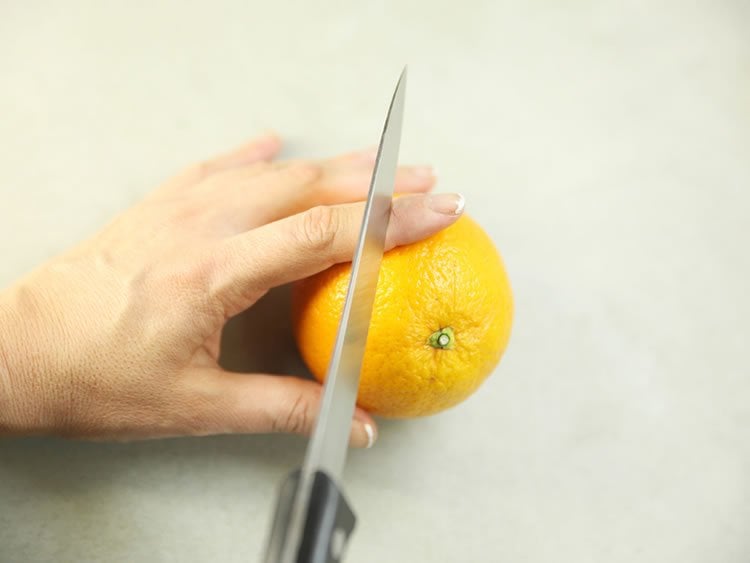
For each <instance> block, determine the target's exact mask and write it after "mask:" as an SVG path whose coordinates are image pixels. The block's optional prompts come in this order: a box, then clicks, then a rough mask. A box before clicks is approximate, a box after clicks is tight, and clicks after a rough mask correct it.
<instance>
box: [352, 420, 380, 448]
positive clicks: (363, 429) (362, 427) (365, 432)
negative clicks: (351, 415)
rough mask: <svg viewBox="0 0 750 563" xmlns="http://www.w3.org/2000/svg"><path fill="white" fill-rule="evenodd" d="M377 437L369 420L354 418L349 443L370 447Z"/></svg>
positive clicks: (359, 446)
mask: <svg viewBox="0 0 750 563" xmlns="http://www.w3.org/2000/svg"><path fill="white" fill-rule="evenodd" d="M377 439H378V433H377V431H376V430H375V427H374V426H373V425H372V424H370V423H369V422H362V421H359V420H356V419H355V420H354V424H353V426H352V441H351V444H352V446H354V447H357V448H371V447H372V445H373V444H374V443H375V440H377Z"/></svg>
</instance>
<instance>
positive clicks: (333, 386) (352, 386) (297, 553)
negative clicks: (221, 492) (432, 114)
mask: <svg viewBox="0 0 750 563" xmlns="http://www.w3.org/2000/svg"><path fill="white" fill-rule="evenodd" d="M405 94H406V67H404V69H403V71H402V72H401V76H400V77H399V80H398V83H397V85H396V89H395V91H394V93H393V97H392V99H391V104H390V107H389V108H388V114H387V116H386V120H385V124H384V126H383V132H382V134H381V137H380V143H379V146H378V154H377V157H376V160H375V167H374V170H373V174H372V180H371V182H370V190H369V192H368V196H367V202H366V204H365V210H364V215H363V218H362V226H361V228H360V234H359V239H358V243H357V247H356V250H355V252H354V256H353V260H352V269H351V277H350V280H349V287H348V290H347V294H346V299H345V301H344V308H343V312H342V315H341V321H340V323H339V328H338V332H337V335H336V341H335V344H334V348H333V353H332V356H331V360H330V362H329V365H328V370H327V373H326V379H325V384H324V388H323V398H322V400H321V405H320V411H319V413H318V417H317V420H316V423H315V427H314V429H313V433H312V437H311V439H310V443H309V445H308V448H307V451H306V454H305V458H304V462H303V464H302V467H301V469H300V470H298V471H296V472H294V473H292V475H291V476H290V477H289V478H288V479H287V482H286V483H285V485H284V486H283V487H282V490H281V493H280V497H279V503H278V505H277V509H276V514H275V517H274V522H273V525H272V529H271V536H270V538H269V542H268V546H267V550H266V558H265V562H266V563H319V562H337V561H340V560H341V557H342V556H343V551H344V549H345V546H346V543H347V541H348V538H349V536H350V534H351V532H352V530H353V529H354V523H355V517H354V513H353V512H352V510H351V508H350V507H349V505H348V503H347V502H346V499H345V497H344V496H343V493H342V490H341V486H342V483H341V476H342V472H343V468H344V463H345V461H346V454H347V451H348V443H349V434H350V431H351V424H352V417H353V416H354V409H355V407H356V401H357V392H358V390H359V377H360V370H361V367H362V359H363V357H364V352H365V344H366V342H367V332H368V329H369V326H370V319H371V316H372V307H373V303H374V301H375V290H376V288H377V282H378V275H379V273H380V264H381V261H382V258H383V251H384V247H385V235H386V231H387V229H388V221H389V219H390V213H391V202H392V199H393V187H394V183H395V177H396V168H397V165H398V153H399V147H400V142H401V125H402V122H403V113H404V100H405Z"/></svg>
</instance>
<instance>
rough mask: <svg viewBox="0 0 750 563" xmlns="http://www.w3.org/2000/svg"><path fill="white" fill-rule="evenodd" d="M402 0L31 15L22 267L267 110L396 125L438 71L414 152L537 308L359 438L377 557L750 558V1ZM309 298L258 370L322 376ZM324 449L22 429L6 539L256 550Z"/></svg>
mask: <svg viewBox="0 0 750 563" xmlns="http://www.w3.org/2000/svg"><path fill="white" fill-rule="evenodd" d="M362 4H364V3H362ZM375 4H376V3H370V4H369V7H363V6H362V7H359V8H355V7H354V5H355V3H353V2H350V3H345V2H315V3H313V2H310V3H306V4H304V5H303V3H294V4H292V3H284V2H252V1H250V2H241V1H237V2H193V3H183V2H176V1H175V2H155V3H153V2H147V1H145V0H141V1H138V2H130V3H125V2H120V3H113V2H112V3H111V2H106V3H105V2H83V1H75V2H65V3H63V2H56V3H55V2H34V3H30V2H29V3H22V2H15V3H10V4H8V5H5V6H4V7H3V8H2V9H1V10H0V69H2V74H1V75H0V194H2V197H1V198H0V239H1V240H2V241H3V242H2V260H0V286H1V285H5V284H7V283H9V282H10V281H11V280H12V279H14V278H15V277H17V276H19V275H21V274H22V273H23V272H25V271H27V270H29V269H31V268H32V267H34V265H36V264H38V263H39V262H41V261H43V260H44V259H45V258H47V257H49V256H50V255H52V254H54V253H56V252H58V251H60V250H61V249H63V248H65V247H66V246H68V245H70V244H72V243H73V242H75V241H77V240H79V239H80V238H82V237H84V236H85V235H87V234H89V233H91V232H93V231H94V230H96V229H97V228H98V227H100V226H101V225H102V224H104V223H105V222H106V221H107V220H108V219H109V218H110V217H111V216H112V215H113V214H115V213H116V212H117V211H118V210H120V209H123V208H125V207H127V206H128V205H130V204H131V203H132V202H134V201H136V200H137V199H138V198H139V197H140V196H142V195H143V194H145V193H146V192H148V191H149V190H150V189H152V188H153V187H154V186H155V185H156V184H158V182H159V181H160V180H161V179H163V178H165V177H167V176H169V175H170V174H171V173H173V172H175V171H176V170H178V169H179V168H180V167H181V166H183V165H184V164H187V163H190V162H191V161H193V160H195V159H198V158H201V157H204V156H206V155H210V154H212V153H214V152H217V151H220V150H223V149H224V148H228V147H231V146H232V145H234V144H235V143H238V142H240V141H242V140H244V139H245V138H247V137H249V136H251V135H252V134H254V133H255V132H257V131H258V130H260V129H263V128H266V127H273V128H275V129H277V130H278V131H280V132H281V133H282V135H284V136H285V137H287V138H288V139H289V147H288V150H287V153H286V154H287V155H306V156H322V155H328V154H332V153H336V152H340V151H345V150H349V149H352V148H357V147H365V146H368V145H371V144H372V143H373V142H375V141H376V140H377V136H378V134H379V130H380V127H381V124H382V119H383V117H384V111H385V109H386V105H387V101H388V96H389V95H390V92H391V91H392V88H393V85H394V82H395V79H396V77H397V75H398V72H399V71H400V68H401V66H402V65H403V64H404V63H409V65H410V77H409V78H410V83H409V92H408V99H407V110H406V117H405V129H404V136H403V143H402V147H403V151H402V155H403V158H402V161H404V162H412V163H432V164H435V165H436V167H437V168H438V169H439V172H440V185H439V189H441V190H450V191H454V190H458V191H462V192H463V193H464V194H465V195H466V197H467V210H468V212H469V213H470V214H472V215H473V216H474V217H475V218H476V219H478V220H479V221H480V223H481V224H483V225H484V226H485V228H486V229H487V230H488V232H489V233H490V234H491V235H492V237H493V239H494V240H495V241H496V243H497V245H498V246H499V248H500V249H501V251H502V253H503V255H504V257H505V259H506V263H507V266H508V269H509V273H510V276H511V280H512V282H513V286H514V289H515V296H516V321H515V328H514V333H513V336H512V339H511V343H510V347H509V350H508V353H507V354H506V357H505V359H504V360H503V362H502V364H501V365H500V367H499V369H498V370H497V371H496V373H495V374H494V375H493V376H492V377H491V378H490V380H488V381H487V383H486V384H485V385H484V386H483V387H482V388H481V389H480V391H479V392H478V393H477V394H476V395H475V396H474V397H472V398H471V399H470V400H469V401H467V402H466V403H464V404H463V405H461V406H460V407H458V408H455V409H454V410H451V411H449V412H446V413H444V414H441V415H438V416H435V417H432V418H428V419H422V420H415V421H409V422H385V423H383V425H382V428H381V438H380V441H379V443H378V444H377V445H376V447H375V448H373V449H372V450H370V451H360V452H354V453H353V454H352V455H351V457H350V462H349V464H348V466H347V474H346V479H347V493H348V495H349V497H350V499H351V502H352V504H353V505H354V507H355V509H356V511H357V514H358V517H359V523H358V529H357V532H356V534H355V535H354V537H353V540H352V544H351V546H350V550H349V555H350V557H349V559H348V560H349V561H352V562H357V563H383V562H390V561H393V562H408V563H413V562H421V561H429V562H461V563H463V562H527V563H548V562H556V563H563V562H564V563H586V562H592V563H594V562H596V563H602V562H607V563H625V562H639V563H693V562H695V563H698V562H701V563H703V562H705V563H714V562H721V563H745V562H747V561H748V560H750V534H748V526H749V525H750V489H749V488H748V480H749V479H750V368H748V365H749V363H750V362H749V361H748V347H749V345H750V328H749V327H750V320H749V319H750V299H749V298H748V291H749V287H750V250H749V249H748V246H749V243H750V218H749V216H750V82H749V81H748V75H749V71H750V34H748V31H747V29H748V23H749V22H750V10H749V9H748V5H747V3H745V2H741V1H740V0H737V1H715V0H704V1H702V2H697V3H685V2H677V1H667V2H661V3H654V2H645V1H637V2H621V3H618V2H601V3H593V2H573V3H571V2H566V3H561V2H551V1H548V2H544V1H538V2H526V3H520V2H516V3H512V2H508V3H501V2H495V1H489V0H488V1H484V2H472V1H465V2H457V3H450V6H451V7H441V4H445V5H446V6H448V5H449V3H447V2H445V3H439V2H434V1H433V2H427V1H422V2H396V1H389V2H383V3H377V6H376V5H375ZM571 4H572V5H573V6H571ZM688 4H689V5H688ZM565 5H566V6H565ZM313 6H314V7H313ZM283 293H284V292H283V291H281V292H276V293H274V294H271V297H270V298H269V299H267V300H265V301H264V302H262V303H261V304H260V305H259V307H258V310H256V311H254V312H252V313H251V314H250V315H249V317H248V318H244V319H240V320H239V321H237V323H236V327H235V328H236V333H235V337H234V339H235V344H234V345H233V346H234V347H235V354H236V355H237V357H236V358H235V360H232V361H238V362H248V361H249V360H248V358H247V357H244V358H243V354H246V355H252V354H251V352H252V351H250V352H248V351H243V350H242V349H240V348H239V347H237V341H238V340H239V339H240V336H239V335H241V334H242V333H243V331H246V330H252V328H247V326H246V321H251V320H253V319H255V320H258V319H265V322H266V323H267V326H266V327H264V329H263V331H262V333H261V334H262V335H263V338H265V340H264V341H263V346H259V348H262V349H265V350H266V352H268V351H269V350H270V355H269V354H268V353H267V354H266V357H263V356H259V357H253V359H252V361H250V363H252V362H255V363H256V364H258V365H263V367H265V368H278V369H280V370H290V369H293V368H294V366H295V365H296V359H295V358H294V356H293V355H292V352H290V350H291V347H290V342H289V336H288V327H287V326H286V323H287V321H286V320H285V317H284V316H283V315H281V316H280V315H278V314H275V315H269V314H268V313H269V312H277V311H278V307H284V300H283V297H284V294H283ZM251 324H252V323H251ZM256 330H257V329H256ZM304 445H305V441H304V440H302V439H300V438H294V437H284V436H272V437H269V436H255V437H253V436H249V437H244V436H237V437H216V438H205V439H184V440H169V441H160V442H149V443H139V444H91V443H75V442H64V441H58V440H52V439H36V440H14V441H5V442H0V561H2V562H11V563H15V562H36V561H44V562H46V561H50V562H52V561H54V562H80V563H84V562H105V561H106V562H109V563H119V562H126V561H127V562H130V561H133V562H145V563H150V562H168V561H169V562H171V561H180V562H184V563H192V562H203V561H217V562H237V563H239V562H244V561H255V560H256V559H257V557H258V555H259V553H260V552H261V549H262V545H263V542H264V538H265V533H266V527H267V524H268V521H269V517H270V511H271V507H272V503H273V501H274V494H275V487H276V486H277V484H278V483H279V481H280V479H281V478H282V476H283V475H284V474H285V473H286V472H287V471H288V470H289V469H291V468H292V467H293V466H294V465H296V464H297V463H298V462H299V461H300V459H301V455H302V452H303V448H304Z"/></svg>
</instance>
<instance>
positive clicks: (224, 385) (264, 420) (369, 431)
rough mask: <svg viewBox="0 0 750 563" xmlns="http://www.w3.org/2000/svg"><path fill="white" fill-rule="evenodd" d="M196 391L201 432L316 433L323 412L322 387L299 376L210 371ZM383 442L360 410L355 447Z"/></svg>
mask: <svg viewBox="0 0 750 563" xmlns="http://www.w3.org/2000/svg"><path fill="white" fill-rule="evenodd" d="M197 376H198V381H197V382H194V384H192V385H190V388H191V392H194V391H195V390H198V392H199V394H200V395H201V400H200V401H199V403H200V404H201V405H202V407H199V408H198V412H197V413H196V415H197V416H198V417H199V421H198V422H197V426H198V428H197V429H196V430H197V431H198V432H199V433H201V434H238V433H245V434H262V433H270V432H284V433H292V434H303V435H309V434H311V433H312V429H313V426H314V424H315V420H316V418H317V415H318V409H319V408H320V399H321V395H322V389H323V388H322V387H321V385H320V384H318V383H316V382H314V381H309V380H305V379H301V378H298V377H291V376H282V375H266V374H241V373H232V372H227V371H222V370H209V371H208V373H206V372H200V373H199V374H197ZM376 438H377V427H376V425H375V421H374V420H373V419H372V417H371V416H370V415H369V414H367V413H366V412H365V411H364V410H362V409H360V408H357V409H356V410H355V412H354V418H353V419H352V427H351V433H350V436H349V445H351V446H352V447H355V448H369V447H371V446H372V445H373V443H374V442H375V439H376Z"/></svg>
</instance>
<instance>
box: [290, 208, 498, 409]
mask: <svg viewBox="0 0 750 563" xmlns="http://www.w3.org/2000/svg"><path fill="white" fill-rule="evenodd" d="M350 272H351V267H350V265H349V264H337V265H335V266H333V267H331V268H330V269H328V270H326V271H324V272H321V273H320V274H318V275H316V276H313V277H311V278H308V279H305V280H302V281H301V282H298V283H297V284H296V285H295V289H294V293H293V315H294V319H293V320H294V327H295V338H296V340H297V345H298V347H299V348H300V350H301V352H302V357H303V358H304V360H305V362H306V363H307V365H308V367H309V368H310V371H311V372H313V374H315V376H316V377H317V378H318V379H319V380H320V381H322V380H323V378H324V375H325V367H326V365H327V364H328V360H329V358H330V354H331V350H332V347H333V341H334V338H335V334H336V325H337V323H338V320H337V319H338V317H339V315H340V314H341V308H342V306H343V300H344V296H345V294H346V286H347V283H348V280H349V275H350ZM512 317H513V298H512V295H511V288H510V284H509V282H508V277H507V275H506V273H505V268H504V267H503V263H502V260H501V258H500V255H499V254H498V252H497V250H496V249H495V247H494V245H493V244H492V241H491V240H490V238H489V237H488V236H487V234H486V233H485V232H484V231H483V230H482V228H481V227H480V226H479V225H478V224H477V223H476V222H474V221H473V220H472V219H470V218H469V217H468V216H463V217H461V219H459V220H458V221H457V222H456V223H455V224H453V225H452V226H450V227H448V228H447V229H445V230H443V231H441V232H439V233H437V234H436V235H434V236H432V237H430V238H428V239H426V240H422V241H419V242H416V243H414V244H411V245H408V246H401V247H398V248H395V249H393V250H391V251H390V252H388V253H387V254H386V255H385V256H384V257H383V263H382V265H381V268H380V278H379V280H378V290H377V294H376V296H375V305H374V308H373V314H372V320H371V322H370V329H369V332H368V335H367V347H366V349H365V357H364V361H363V366H362V374H361V379H360V387H359V396H358V404H359V405H360V406H361V407H363V408H365V409H367V410H368V411H369V412H371V413H373V414H377V415H380V416H386V417H398V418H405V417H415V416H424V415H430V414H434V413H436V412H439V411H442V410H444V409H447V408H450V407H452V406H454V405H456V404H458V403H460V402H461V401H463V400H465V399H466V398H467V397H468V396H469V395H471V394H472V393H473V392H474V391H476V390H477V388H478V387H479V386H480V385H481V383H482V382H483V381H484V380H485V378H486V377H487V376H488V375H489V374H490V373H491V372H492V370H493V369H494V368H495V366H496V365H497V363H498V362H499V361H500V357H501V356H502V354H503V352H504V350H505V348H506V346H507V344H508V339H509V337H510V330H511V323H512ZM441 336H442V339H441ZM441 344H442V346H441Z"/></svg>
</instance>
